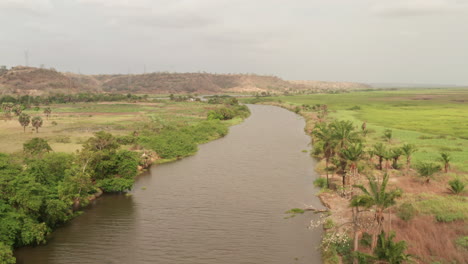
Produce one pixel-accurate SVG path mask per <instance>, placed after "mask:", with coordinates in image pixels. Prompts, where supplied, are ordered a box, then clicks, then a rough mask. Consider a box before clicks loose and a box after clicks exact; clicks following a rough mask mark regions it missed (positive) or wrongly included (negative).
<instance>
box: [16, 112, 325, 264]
mask: <svg viewBox="0 0 468 264" xmlns="http://www.w3.org/2000/svg"><path fill="white" fill-rule="evenodd" d="M249 108H250V109H251V111H252V115H251V116H250V117H249V118H248V119H246V120H245V122H243V123H242V124H239V125H236V126H233V127H231V128H230V132H229V134H228V135H227V136H226V137H224V138H221V139H218V140H215V141H212V142H210V143H207V144H204V145H201V146H200V148H199V152H198V153H197V154H196V155H194V156H191V157H188V158H184V159H182V160H180V161H177V162H173V163H168V164H163V165H157V166H153V167H152V168H151V170H150V171H149V172H148V173H145V174H143V175H141V176H140V177H139V179H138V180H137V183H136V184H135V188H134V190H133V191H132V196H129V197H127V196H124V195H105V196H103V197H102V198H100V199H98V200H96V201H95V202H94V204H93V205H92V206H90V207H89V208H87V209H86V210H85V213H84V214H83V215H81V216H79V217H77V218H76V219H74V220H72V221H71V222H70V223H68V224H67V225H66V226H64V227H62V228H59V229H58V230H56V231H55V232H54V233H53V235H52V237H51V238H50V240H49V242H48V244H47V245H45V246H38V247H34V248H32V247H27V248H21V249H19V250H17V251H16V257H17V259H18V263H23V264H46V263H47V264H64V263H66V264H73V263H77V264H78V263H80V264H86V263H89V264H91V263H92V264H96V263H103V264H114V263H129V264H133V263H135V264H147V263H164V264H172V263H174V264H176V263H177V264H181V263H200V264H224V263H226V264H229V263H233V264H234V263H236V264H237V263H242V264H247V263H252V264H253V263H255V264H263V263H265V264H267V263H268V264H274V263H278V264H285V263H321V261H320V254H319V251H318V250H317V247H318V245H319V242H320V235H321V231H320V230H309V229H307V225H308V224H309V221H310V219H311V218H315V217H317V216H316V215H314V214H312V213H306V214H304V215H299V216H296V217H293V218H289V219H285V216H286V215H285V214H284V212H285V211H287V210H288V209H291V208H295V207H304V205H305V204H308V205H314V206H316V207H321V205H320V201H319V200H318V199H317V198H316V197H315V196H314V193H316V192H317V189H315V188H314V187H313V184H312V182H313V180H314V179H315V177H316V175H315V172H314V165H315V162H314V160H313V159H312V158H311V157H310V156H309V154H308V153H304V152H302V150H304V149H310V147H309V146H308V143H309V141H310V138H309V137H308V136H307V135H305V133H304V130H303V129H304V125H305V123H304V120H303V119H302V118H301V117H300V116H298V115H295V114H293V113H291V112H289V111H287V110H284V109H281V108H278V107H273V106H262V105H250V106H249Z"/></svg>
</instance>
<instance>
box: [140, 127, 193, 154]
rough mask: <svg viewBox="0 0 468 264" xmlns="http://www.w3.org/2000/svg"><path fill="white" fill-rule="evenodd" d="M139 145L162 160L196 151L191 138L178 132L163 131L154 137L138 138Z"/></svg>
mask: <svg viewBox="0 0 468 264" xmlns="http://www.w3.org/2000/svg"><path fill="white" fill-rule="evenodd" d="M140 144H141V145H143V146H145V147H148V148H150V149H152V150H154V151H156V153H157V154H158V155H159V156H160V157H161V158H163V159H174V158H181V157H184V156H188V155H192V154H194V153H195V152H196V151H197V149H198V147H197V144H196V142H195V141H194V140H193V137H192V136H191V135H189V134H187V133H184V132H183V131H180V130H165V131H162V132H161V133H160V134H158V135H155V136H147V137H140Z"/></svg>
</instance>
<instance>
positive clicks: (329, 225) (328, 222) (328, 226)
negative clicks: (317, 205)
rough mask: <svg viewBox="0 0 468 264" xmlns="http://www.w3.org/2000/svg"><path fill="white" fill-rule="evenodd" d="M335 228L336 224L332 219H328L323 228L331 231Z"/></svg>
mask: <svg viewBox="0 0 468 264" xmlns="http://www.w3.org/2000/svg"><path fill="white" fill-rule="evenodd" d="M333 227H335V222H333V220H332V219H330V218H327V220H325V222H324V223H323V228H325V229H330V228H333Z"/></svg>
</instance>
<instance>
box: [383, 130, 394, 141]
mask: <svg viewBox="0 0 468 264" xmlns="http://www.w3.org/2000/svg"><path fill="white" fill-rule="evenodd" d="M392 136H393V131H392V130H391V129H385V131H384V134H383V137H384V139H386V140H387V141H390V140H392Z"/></svg>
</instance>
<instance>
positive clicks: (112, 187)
mask: <svg viewBox="0 0 468 264" xmlns="http://www.w3.org/2000/svg"><path fill="white" fill-rule="evenodd" d="M133 183H134V180H133V179H124V178H111V179H103V180H99V181H98V182H97V183H96V185H97V186H98V187H100V188H101V189H102V190H103V191H104V192H125V191H128V190H131V189H132V187H133Z"/></svg>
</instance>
